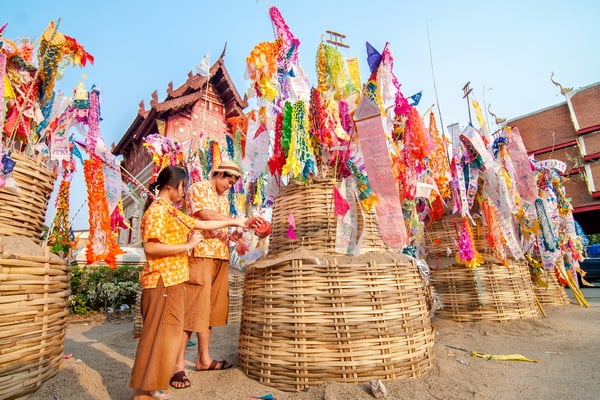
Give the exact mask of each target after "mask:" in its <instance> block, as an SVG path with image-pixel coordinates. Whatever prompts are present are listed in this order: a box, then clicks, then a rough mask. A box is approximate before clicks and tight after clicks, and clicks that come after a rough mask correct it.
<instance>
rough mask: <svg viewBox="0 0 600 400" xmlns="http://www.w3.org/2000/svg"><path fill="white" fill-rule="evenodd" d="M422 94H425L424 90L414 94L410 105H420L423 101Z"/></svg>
mask: <svg viewBox="0 0 600 400" xmlns="http://www.w3.org/2000/svg"><path fill="white" fill-rule="evenodd" d="M421 96H423V91H420V92H419V93H415V94H413V95H412V96H410V97H409V99H411V100H412V101H411V102H410V106H411V107H414V106H417V105H419V102H420V101H421Z"/></svg>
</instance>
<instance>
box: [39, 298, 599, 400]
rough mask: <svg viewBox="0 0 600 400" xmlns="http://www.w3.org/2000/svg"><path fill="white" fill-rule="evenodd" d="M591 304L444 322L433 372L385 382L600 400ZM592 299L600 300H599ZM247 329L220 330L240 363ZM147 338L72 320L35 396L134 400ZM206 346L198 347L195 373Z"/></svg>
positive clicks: (198, 389)
mask: <svg viewBox="0 0 600 400" xmlns="http://www.w3.org/2000/svg"><path fill="white" fill-rule="evenodd" d="M586 293H589V294H590V295H587V294H586V298H587V299H588V301H589V302H590V307H589V308H585V307H581V306H578V305H576V304H567V305H561V306H548V305H547V306H545V307H544V309H545V311H546V313H547V317H546V318H542V319H539V320H533V319H531V320H515V321H509V322H504V323H497V322H485V321H484V322H473V323H464V322H463V323H458V322H454V321H451V320H447V319H441V318H437V317H434V318H433V319H432V323H433V326H434V328H435V345H434V350H433V368H432V369H431V370H430V371H429V372H428V373H427V374H426V375H424V376H421V377H417V378H406V379H399V380H388V381H384V384H385V386H386V388H387V391H388V396H387V399H394V400H395V399H417V400H419V399H445V400H449V399H461V400H462V399H484V400H487V399H489V400H492V399H494V400H504V399H567V398H569V399H581V400H583V399H597V398H599V397H598V393H600V339H599V338H600V288H598V289H588V292H586ZM590 296H591V297H590ZM238 329H239V325H238V324H230V325H227V326H225V327H221V328H216V329H215V332H214V334H213V342H212V344H211V348H212V352H213V357H216V358H226V359H229V360H232V361H235V360H236V357H237V341H238ZM136 345H137V339H135V338H134V336H133V324H132V321H131V317H121V318H116V317H112V318H108V319H102V318H97V319H92V320H85V321H81V320H79V321H71V322H70V323H69V325H68V328H67V336H66V339H65V357H64V360H63V361H62V363H61V366H60V368H59V371H58V374H57V375H56V376H55V377H53V378H52V379H50V380H48V381H47V382H45V383H44V384H43V385H42V387H41V388H40V389H39V390H38V391H37V392H36V393H34V394H32V395H31V396H30V399H31V400H42V399H43V400H47V399H52V400H88V399H89V400H91V399H102V400H105V399H130V398H131V395H132V392H131V390H130V389H129V388H128V381H129V375H130V372H131V366H132V364H133V358H134V356H135V350H136ZM447 346H454V347H460V348H464V349H468V350H473V351H477V352H481V353H489V354H513V353H519V354H522V355H524V356H526V357H528V358H530V359H539V360H540V362H539V363H529V362H518V361H489V360H484V359H481V358H474V357H471V355H470V354H469V353H466V352H463V351H460V350H455V349H452V348H450V347H447ZM196 351H197V348H196V346H192V347H189V348H188V353H187V365H188V368H189V369H192V368H193V360H194V356H195V353H196ZM189 376H190V379H191V382H192V387H191V388H188V389H184V390H176V391H174V396H173V399H211V400H220V399H228V400H230V399H235V400H237V399H250V398H252V396H262V395H266V394H268V393H272V394H273V395H274V396H275V397H276V398H277V399H279V400H292V399H296V400H320V399H324V400H360V399H373V398H374V396H373V395H372V393H371V391H370V388H369V386H368V384H342V383H335V382H328V383H322V384H320V385H317V386H314V387H311V388H310V389H309V390H305V391H301V392H283V391H280V390H277V389H275V388H272V387H269V386H266V385H263V384H261V383H259V382H257V381H255V380H253V379H250V378H248V377H247V376H246V375H244V373H243V372H242V371H241V370H240V369H237V368H232V369H229V370H225V371H214V372H189Z"/></svg>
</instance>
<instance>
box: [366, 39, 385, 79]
mask: <svg viewBox="0 0 600 400" xmlns="http://www.w3.org/2000/svg"><path fill="white" fill-rule="evenodd" d="M366 44H367V63H368V64H369V69H370V70H371V73H373V72H375V70H376V69H377V67H378V66H379V61H381V54H379V52H378V51H377V50H375V47H373V46H371V43H369V42H366Z"/></svg>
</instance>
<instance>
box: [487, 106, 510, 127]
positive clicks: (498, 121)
mask: <svg viewBox="0 0 600 400" xmlns="http://www.w3.org/2000/svg"><path fill="white" fill-rule="evenodd" d="M490 106H491V104H488V109H487V110H488V112H489V113H490V115H491V116H492V117H494V120H495V121H496V125H498V126H500V125H501V124H503V123H504V122H506V118H498V117H497V116H496V114H494V113H493V112H492V110H490Z"/></svg>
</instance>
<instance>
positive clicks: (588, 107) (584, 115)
mask: <svg viewBox="0 0 600 400" xmlns="http://www.w3.org/2000/svg"><path fill="white" fill-rule="evenodd" d="M571 105H572V106H573V109H574V110H575V115H577V122H578V123H579V129H580V130H585V129H588V128H591V127H594V126H599V125H600V84H598V85H596V86H593V87H589V88H586V89H583V90H581V91H579V92H577V93H575V94H574V95H573V96H572V97H571Z"/></svg>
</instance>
